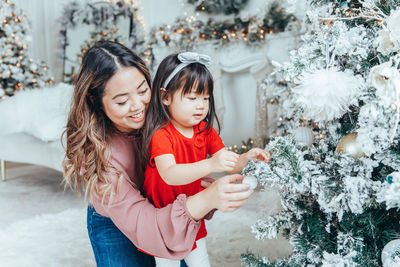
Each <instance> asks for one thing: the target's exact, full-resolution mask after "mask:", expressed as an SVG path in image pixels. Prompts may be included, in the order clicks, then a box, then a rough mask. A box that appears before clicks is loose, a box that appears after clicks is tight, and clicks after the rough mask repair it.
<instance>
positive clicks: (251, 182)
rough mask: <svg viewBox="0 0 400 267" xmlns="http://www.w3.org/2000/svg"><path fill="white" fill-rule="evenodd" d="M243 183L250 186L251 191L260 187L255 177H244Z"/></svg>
mask: <svg viewBox="0 0 400 267" xmlns="http://www.w3.org/2000/svg"><path fill="white" fill-rule="evenodd" d="M242 183H243V184H248V185H250V188H251V189H255V188H256V187H257V185H258V181H257V179H256V178H255V177H253V176H246V177H244V179H243V181H242Z"/></svg>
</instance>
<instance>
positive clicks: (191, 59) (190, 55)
mask: <svg viewBox="0 0 400 267" xmlns="http://www.w3.org/2000/svg"><path fill="white" fill-rule="evenodd" d="M178 59H179V61H180V62H181V64H179V65H178V66H176V68H175V69H174V71H173V72H171V74H170V75H169V76H168V78H167V79H166V80H165V82H164V85H163V88H167V85H168V84H169V82H170V81H171V80H172V78H174V76H175V75H176V74H177V73H178V72H179V71H180V70H181V69H183V68H184V67H186V66H187V65H189V64H191V63H200V64H203V65H204V66H206V67H207V68H209V67H210V65H211V59H210V57H209V56H207V55H203V54H197V53H195V52H184V53H180V54H179V55H178Z"/></svg>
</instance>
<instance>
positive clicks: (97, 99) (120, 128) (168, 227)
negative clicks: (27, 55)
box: [63, 41, 251, 267]
mask: <svg viewBox="0 0 400 267" xmlns="http://www.w3.org/2000/svg"><path fill="white" fill-rule="evenodd" d="M150 97H151V90H150V75H149V71H148V69H147V67H146V66H145V64H144V62H143V61H142V60H141V59H140V58H139V57H138V56H137V55H136V54H135V53H133V52H132V51H131V50H129V49H128V48H126V47H124V46H123V45H121V44H118V43H115V42H110V41H102V42H99V43H98V44H96V45H95V46H93V47H91V48H90V49H89V50H88V51H87V52H86V54H85V55H84V57H83V60H82V65H81V68H80V72H79V74H78V77H77V80H76V85H75V89H74V94H73V99H72V105H71V110H70V114H69V117H68V123H67V130H66V135H67V147H66V158H65V160H64V162H63V166H64V177H65V182H66V184H67V185H70V186H71V187H73V189H75V190H76V191H79V190H80V189H84V191H85V196H87V197H88V200H89V202H90V205H89V207H88V211H87V227H88V232H89V237H90V241H91V244H92V247H93V252H94V255H95V259H96V262H97V266H99V267H101V266H143V267H147V266H154V257H152V256H150V255H147V254H145V253H142V252H141V251H140V250H142V251H146V252H149V253H150V254H152V255H157V256H160V257H164V258H169V259H175V260H181V259H183V258H184V257H185V256H186V255H187V254H189V253H190V251H191V250H192V248H193V244H194V241H195V238H196V235H197V232H198V230H199V228H200V225H201V220H200V219H201V218H203V217H204V216H206V215H207V214H208V213H209V212H210V211H211V210H213V209H219V210H222V211H234V210H236V209H238V208H239V207H241V206H242V205H243V203H244V202H245V201H246V200H247V199H248V197H249V196H250V194H251V190H249V186H248V185H245V184H233V183H234V182H237V181H241V180H242V179H243V178H242V176H240V175H231V176H226V177H223V178H220V179H218V180H217V181H215V182H214V183H212V184H211V185H209V186H208V187H207V188H206V189H205V190H203V191H201V192H199V193H197V194H195V195H192V196H186V195H184V194H181V195H179V196H177V198H176V200H174V201H173V203H171V204H170V205H168V206H166V207H164V208H160V209H157V208H155V207H154V206H153V205H152V204H151V203H150V202H149V201H148V200H147V199H146V198H145V197H143V196H142V195H141V187H142V184H143V180H144V166H145V164H144V160H143V158H142V157H141V156H140V155H141V154H140V153H139V151H141V150H143V149H142V144H143V139H142V138H143V137H142V133H141V129H142V128H143V125H144V122H145V118H146V111H147V107H150V106H149V101H150ZM137 248H140V250H138V249H137Z"/></svg>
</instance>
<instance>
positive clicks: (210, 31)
mask: <svg viewBox="0 0 400 267" xmlns="http://www.w3.org/2000/svg"><path fill="white" fill-rule="evenodd" d="M295 21H296V18H295V17H294V15H292V14H287V13H286V12H285V10H283V9H281V8H280V7H279V4H278V3H273V4H272V5H271V6H270V8H269V10H268V11H267V12H266V13H265V15H264V16H251V17H235V18H234V19H233V21H232V20H230V21H223V22H219V21H214V20H213V19H211V18H210V19H209V20H208V21H207V22H203V21H201V20H198V19H191V18H179V19H178V20H177V21H176V24H175V25H172V26H171V25H162V26H160V27H157V28H154V29H152V31H151V32H150V37H149V42H148V45H147V49H146V50H145V52H144V55H145V57H146V61H147V62H148V63H150V65H151V66H152V65H153V61H154V56H153V46H167V47H174V48H177V49H179V50H190V49H192V48H193V47H194V46H195V45H196V44H199V43H201V42H204V41H211V42H213V43H214V44H215V45H223V44H226V43H229V42H237V41H241V42H245V43H247V44H250V45H252V44H257V43H261V42H263V41H264V40H265V39H266V38H267V35H268V34H274V33H278V32H282V31H284V30H285V28H286V27H287V26H288V24H289V23H290V22H295ZM152 67H153V66H152Z"/></svg>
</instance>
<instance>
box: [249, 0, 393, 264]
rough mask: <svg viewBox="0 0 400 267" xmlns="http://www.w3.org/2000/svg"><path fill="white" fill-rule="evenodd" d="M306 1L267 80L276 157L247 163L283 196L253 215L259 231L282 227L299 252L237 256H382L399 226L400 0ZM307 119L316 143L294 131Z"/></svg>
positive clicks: (257, 259)
mask: <svg viewBox="0 0 400 267" xmlns="http://www.w3.org/2000/svg"><path fill="white" fill-rule="evenodd" d="M308 4H309V10H308V11H306V17H305V20H304V22H305V24H304V27H303V29H302V30H303V35H302V36H301V41H302V42H301V43H299V47H297V49H295V50H293V51H291V52H290V59H289V61H288V62H285V63H276V62H272V64H273V65H274V66H275V70H274V72H273V74H272V75H271V76H268V77H266V79H265V80H264V82H263V83H264V84H265V88H268V90H270V92H271V93H270V94H269V95H268V100H269V99H273V100H274V103H276V105H277V106H278V108H277V118H278V130H277V132H276V134H275V136H274V135H272V136H270V139H271V140H270V142H269V143H268V144H267V146H266V150H268V151H270V152H271V154H272V158H271V161H270V162H269V163H264V162H249V164H248V166H247V167H246V168H245V170H243V172H244V174H245V175H248V176H253V177H257V180H258V182H259V183H260V184H261V185H262V186H265V188H266V191H267V190H268V189H269V188H270V187H271V186H272V187H273V188H279V191H278V192H279V195H280V198H281V201H280V202H281V204H282V210H281V211H279V212H278V213H277V214H274V215H270V216H268V217H261V218H260V219H259V220H257V221H256V222H255V223H254V225H253V226H252V231H253V233H254V234H255V237H256V238H257V239H267V238H268V239H270V238H276V236H277V234H278V233H282V234H284V235H285V236H286V237H287V238H288V239H289V241H290V243H291V244H292V246H293V253H292V255H290V256H289V257H287V258H280V259H276V260H273V261H272V260H271V259H268V258H267V257H264V256H263V255H260V256H256V255H255V254H254V253H251V251H248V252H246V253H243V254H242V256H241V259H242V262H243V264H245V265H246V266H252V267H255V266H257V267H272V266H279V267H283V266H372V267H378V266H382V265H384V264H387V263H385V262H384V261H386V260H384V259H383V258H381V254H382V252H383V250H384V247H385V245H386V244H389V242H390V241H392V240H396V239H398V233H400V212H399V211H398V208H399V207H400V193H399V192H400V175H399V173H400V130H399V123H400V114H399V113H400V112H399V111H400V97H399V92H400V90H399V89H400V87H399V86H400V83H399V79H398V75H399V74H398V71H399V67H400V64H399V63H400V60H399V58H400V55H399V45H400V44H399V40H400V38H399V36H400V34H399V32H400V31H399V27H398V22H397V21H398V18H400V16H399V15H398V14H400V13H398V12H399V10H400V2H399V1H389V0H388V1H369V0H365V1H326V0H311V1H308ZM304 126H307V127H310V129H312V132H313V133H314V135H315V140H314V142H313V144H312V145H311V146H301V145H299V144H298V141H297V140H296V137H295V135H294V133H295V131H296V129H298V128H299V127H304ZM364 155H365V156H364ZM250 250H251V249H250ZM382 255H384V254H382ZM385 255H386V254H385ZM392 255H393V254H392ZM395 257H396V256H393V257H392V259H395ZM395 262H396V261H395ZM389 264H391V265H389V266H396V265H398V264H397V263H396V264H393V263H391V262H390V263H389Z"/></svg>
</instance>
